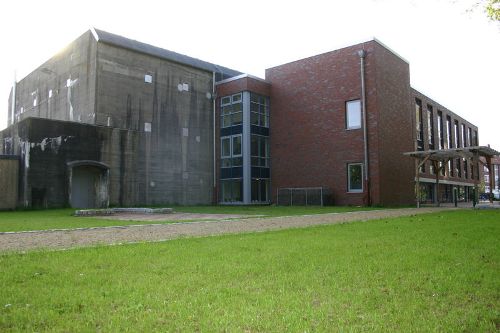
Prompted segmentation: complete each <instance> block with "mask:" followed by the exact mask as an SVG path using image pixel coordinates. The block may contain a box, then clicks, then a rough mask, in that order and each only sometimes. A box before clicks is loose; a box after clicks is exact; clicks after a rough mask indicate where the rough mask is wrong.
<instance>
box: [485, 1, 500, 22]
mask: <svg viewBox="0 0 500 333" xmlns="http://www.w3.org/2000/svg"><path fill="white" fill-rule="evenodd" d="M485 10H486V15H488V17H489V18H490V20H492V21H500V0H486V6H485Z"/></svg>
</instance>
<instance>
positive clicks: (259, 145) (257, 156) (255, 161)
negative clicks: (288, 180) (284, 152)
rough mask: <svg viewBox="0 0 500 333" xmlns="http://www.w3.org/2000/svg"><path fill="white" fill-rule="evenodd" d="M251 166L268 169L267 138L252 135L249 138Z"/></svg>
mask: <svg viewBox="0 0 500 333" xmlns="http://www.w3.org/2000/svg"><path fill="white" fill-rule="evenodd" d="M250 151H251V157H252V166H256V167H269V138H268V137H266V136H260V135H255V134H252V136H251V138H250Z"/></svg>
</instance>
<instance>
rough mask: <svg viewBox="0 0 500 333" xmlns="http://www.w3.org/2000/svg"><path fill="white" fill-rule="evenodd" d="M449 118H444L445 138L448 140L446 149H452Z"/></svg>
mask: <svg viewBox="0 0 500 333" xmlns="http://www.w3.org/2000/svg"><path fill="white" fill-rule="evenodd" d="M451 133H452V132H451V117H450V116H446V137H447V139H448V147H447V148H454V147H453V138H452V134H451Z"/></svg>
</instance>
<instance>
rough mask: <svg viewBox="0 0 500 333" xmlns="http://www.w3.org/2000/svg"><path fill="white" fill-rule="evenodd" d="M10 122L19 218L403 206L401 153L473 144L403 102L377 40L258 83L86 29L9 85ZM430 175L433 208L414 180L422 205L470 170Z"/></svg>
mask: <svg viewBox="0 0 500 333" xmlns="http://www.w3.org/2000/svg"><path fill="white" fill-rule="evenodd" d="M8 112H9V124H10V126H9V127H8V128H7V129H5V130H4V131H2V132H0V140H1V141H0V142H1V143H2V145H0V149H1V150H0V154H13V155H18V156H19V160H20V165H21V167H20V172H19V189H20V190H19V194H18V196H19V197H18V200H17V201H18V206H34V205H42V206H62V205H68V204H69V205H72V206H106V205H108V204H113V205H147V204H168V203H181V204H193V203H203V204H209V203H222V204H258V203H261V204H262V203H273V202H276V201H277V200H279V193H280V190H282V189H290V188H294V189H297V188H300V189H303V188H316V189H321V200H322V202H323V203H333V204H338V205H362V204H380V205H399V204H411V203H413V202H414V187H415V179H414V178H415V163H414V161H413V160H412V159H411V158H408V157H405V156H403V153H404V152H408V151H414V150H423V149H425V150H428V149H433V148H434V149H444V148H446V147H450V148H452V147H460V146H468V145H477V144H478V129H477V127H476V126H474V125H472V124H471V123H469V122H467V121H466V120H464V119H463V118H461V117H459V116H457V115H456V114H454V113H453V112H451V111H449V110H448V109H446V108H445V107H443V106H442V105H440V104H438V103H436V102H435V101H433V100H431V99H430V98H428V97H426V96H424V95H423V94H421V93H419V92H418V91H416V90H414V89H412V88H411V86H410V71H409V64H408V62H407V61H406V60H404V59H403V58H401V57H400V56H398V55H397V54H396V53H394V52H393V51H391V50H390V49H389V48H387V47H386V46H384V45H383V44H382V43H380V42H379V41H377V40H372V41H368V42H365V43H362V44H358V45H353V46H349V47H346V48H343V49H339V50H335V51H332V52H328V53H325V54H320V55H317V56H313V57H310V58H306V59H302V60H298V61H295V62H291V63H288V64H284V65H281V66H277V67H273V68H270V69H267V70H266V77H265V79H260V78H256V77H253V76H251V75H246V74H242V73H240V72H238V71H235V70H231V69H228V68H225V67H221V66H217V65H214V64H210V63H207V62H204V61H201V60H198V59H193V58H190V57H187V56H183V55H179V54H177V53H174V52H171V51H167V50H163V49H160V48H156V47H153V46H151V45H147V44H143V43H140V42H137V41H132V40H130V39H127V38H124V37H121V36H116V35H113V34H109V33H107V32H103V31H99V30H91V31H89V32H87V33H86V34H84V35H83V36H82V37H80V38H79V39H77V40H76V41H75V42H73V43H72V44H71V45H70V47H69V48H67V49H66V51H65V52H63V53H62V54H60V55H57V56H55V57H54V58H52V59H50V60H49V61H48V62H47V63H45V64H43V65H42V66H40V67H39V68H38V69H37V70H35V71H34V72H33V73H31V74H30V75H28V76H27V77H26V78H25V79H23V80H21V81H20V82H19V83H18V84H17V85H16V87H15V88H14V89H13V91H12V95H11V100H10V104H9V110H8ZM364 115H366V117H364ZM444 169H445V174H444V177H443V180H442V184H445V185H446V186H444V187H442V189H443V190H442V193H439V194H436V193H435V190H434V188H433V185H432V181H433V179H432V174H433V172H434V170H433V169H432V168H431V166H430V165H425V166H424V167H423V168H422V170H421V181H422V182H424V183H426V182H427V183H428V184H426V185H424V190H425V193H426V199H428V200H432V199H433V197H435V196H436V195H439V196H440V197H441V198H445V199H446V198H447V196H448V193H449V191H450V190H451V189H452V188H453V187H459V188H460V189H461V193H463V198H464V199H466V198H467V191H468V189H469V188H470V187H472V186H473V184H474V179H473V178H472V177H474V176H475V175H476V174H477V173H478V172H479V168H478V167H477V166H473V165H471V164H470V162H469V161H467V160H460V161H458V160H457V161H453V162H452V163H451V164H450V165H449V166H446V167H445V168H444ZM75 193H76V194H75ZM306 197H307V194H306ZM306 200H307V199H306ZM323 200H326V201H323ZM316 202H317V201H316Z"/></svg>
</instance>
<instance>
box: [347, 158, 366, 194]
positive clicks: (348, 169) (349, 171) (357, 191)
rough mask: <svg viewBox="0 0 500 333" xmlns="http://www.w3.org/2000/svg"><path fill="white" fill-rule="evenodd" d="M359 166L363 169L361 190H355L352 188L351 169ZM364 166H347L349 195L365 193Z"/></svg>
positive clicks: (361, 164) (356, 164) (357, 164)
mask: <svg viewBox="0 0 500 333" xmlns="http://www.w3.org/2000/svg"><path fill="white" fill-rule="evenodd" d="M352 166H359V167H360V168H361V173H360V175H361V189H353V188H351V167H352ZM363 169H364V166H363V163H360V162H356V163H348V164H347V192H348V193H363V192H364V184H363V175H364V170H363Z"/></svg>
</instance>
